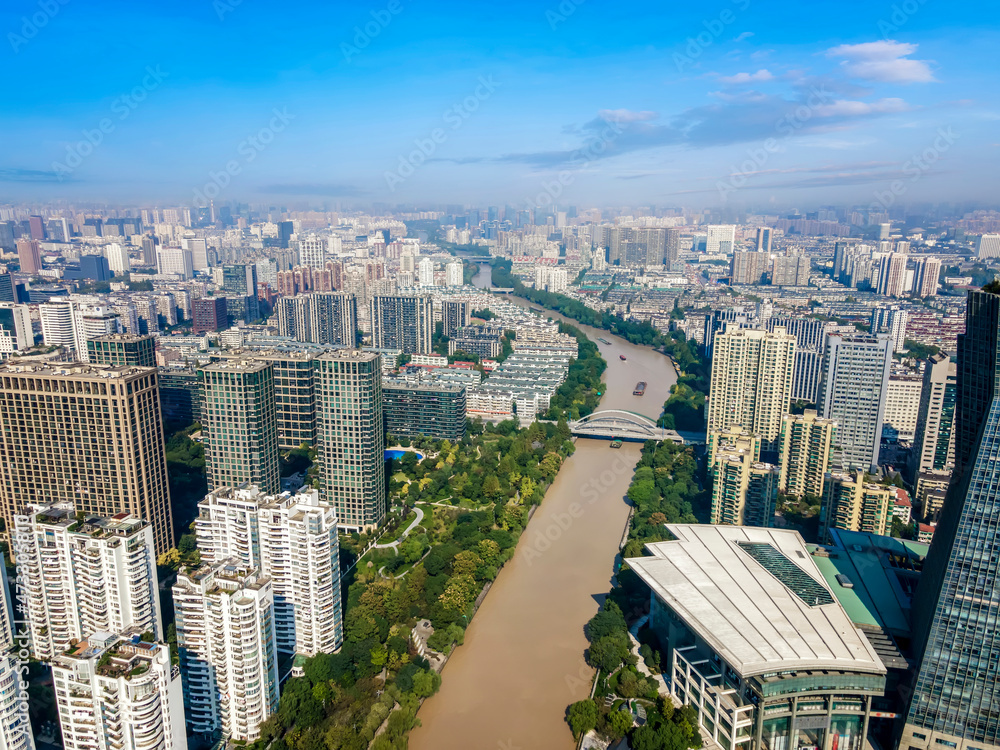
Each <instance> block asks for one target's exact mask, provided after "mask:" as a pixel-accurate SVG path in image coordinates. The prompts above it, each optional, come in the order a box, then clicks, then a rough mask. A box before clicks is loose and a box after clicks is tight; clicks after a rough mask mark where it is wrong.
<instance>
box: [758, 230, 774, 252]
mask: <svg viewBox="0 0 1000 750" xmlns="http://www.w3.org/2000/svg"><path fill="white" fill-rule="evenodd" d="M773 234H774V230H773V229H771V227H757V244H756V249H757V252H758V253H770V252H771V240H772V235H773Z"/></svg>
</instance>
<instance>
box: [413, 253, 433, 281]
mask: <svg viewBox="0 0 1000 750" xmlns="http://www.w3.org/2000/svg"><path fill="white" fill-rule="evenodd" d="M417 281H418V283H419V284H420V286H434V261H433V260H431V259H430V258H421V260H420V262H419V263H417Z"/></svg>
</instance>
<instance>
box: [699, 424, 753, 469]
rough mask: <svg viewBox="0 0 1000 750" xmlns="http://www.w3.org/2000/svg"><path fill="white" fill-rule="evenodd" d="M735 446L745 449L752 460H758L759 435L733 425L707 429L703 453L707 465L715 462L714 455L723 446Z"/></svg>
mask: <svg viewBox="0 0 1000 750" xmlns="http://www.w3.org/2000/svg"><path fill="white" fill-rule="evenodd" d="M733 446H735V447H736V448H738V449H740V450H745V451H746V452H747V453H748V454H749V456H750V459H751V460H752V461H759V460H760V435H755V434H753V433H751V432H747V431H746V430H744V429H743V428H742V427H739V426H737V425H734V426H732V427H729V428H727V429H722V430H709V432H708V439H707V440H706V441H705V455H706V456H707V458H708V464H707V465H708V466H709V467H711V466H713V465H714V464H715V455H716V453H718V451H719V450H721V449H722V448H724V447H728V448H729V449H732V447H733Z"/></svg>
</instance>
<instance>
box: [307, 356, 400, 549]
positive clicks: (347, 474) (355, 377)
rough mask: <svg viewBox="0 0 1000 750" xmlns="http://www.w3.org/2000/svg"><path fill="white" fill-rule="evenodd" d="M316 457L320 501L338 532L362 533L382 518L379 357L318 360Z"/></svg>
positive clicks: (382, 475) (383, 427)
mask: <svg viewBox="0 0 1000 750" xmlns="http://www.w3.org/2000/svg"><path fill="white" fill-rule="evenodd" d="M316 364H317V371H316V416H317V452H318V454H319V463H320V477H321V482H322V490H323V497H324V499H326V500H327V501H328V502H332V503H333V504H334V506H335V507H336V509H337V519H338V523H339V524H340V526H341V527H343V528H345V529H348V530H356V531H363V530H366V529H370V528H373V527H374V526H376V525H378V524H379V523H380V522H381V520H382V519H383V518H384V517H385V514H386V510H387V508H386V492H385V422H384V417H383V411H382V409H383V406H382V366H381V356H380V355H379V354H377V353H375V352H367V351H360V350H357V349H344V350H338V351H334V352H329V353H327V354H324V355H322V356H321V357H319V358H318V359H317V360H316Z"/></svg>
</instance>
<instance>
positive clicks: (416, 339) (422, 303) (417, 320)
mask: <svg viewBox="0 0 1000 750" xmlns="http://www.w3.org/2000/svg"><path fill="white" fill-rule="evenodd" d="M370 320H371V328H372V346H374V347H375V348H376V349H400V350H401V351H402V352H403V353H404V354H429V353H430V352H431V342H432V337H433V333H434V309H433V305H432V302H431V298H430V297H424V296H419V295H403V294H399V295H376V296H374V297H372V302H371V314H370Z"/></svg>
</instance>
